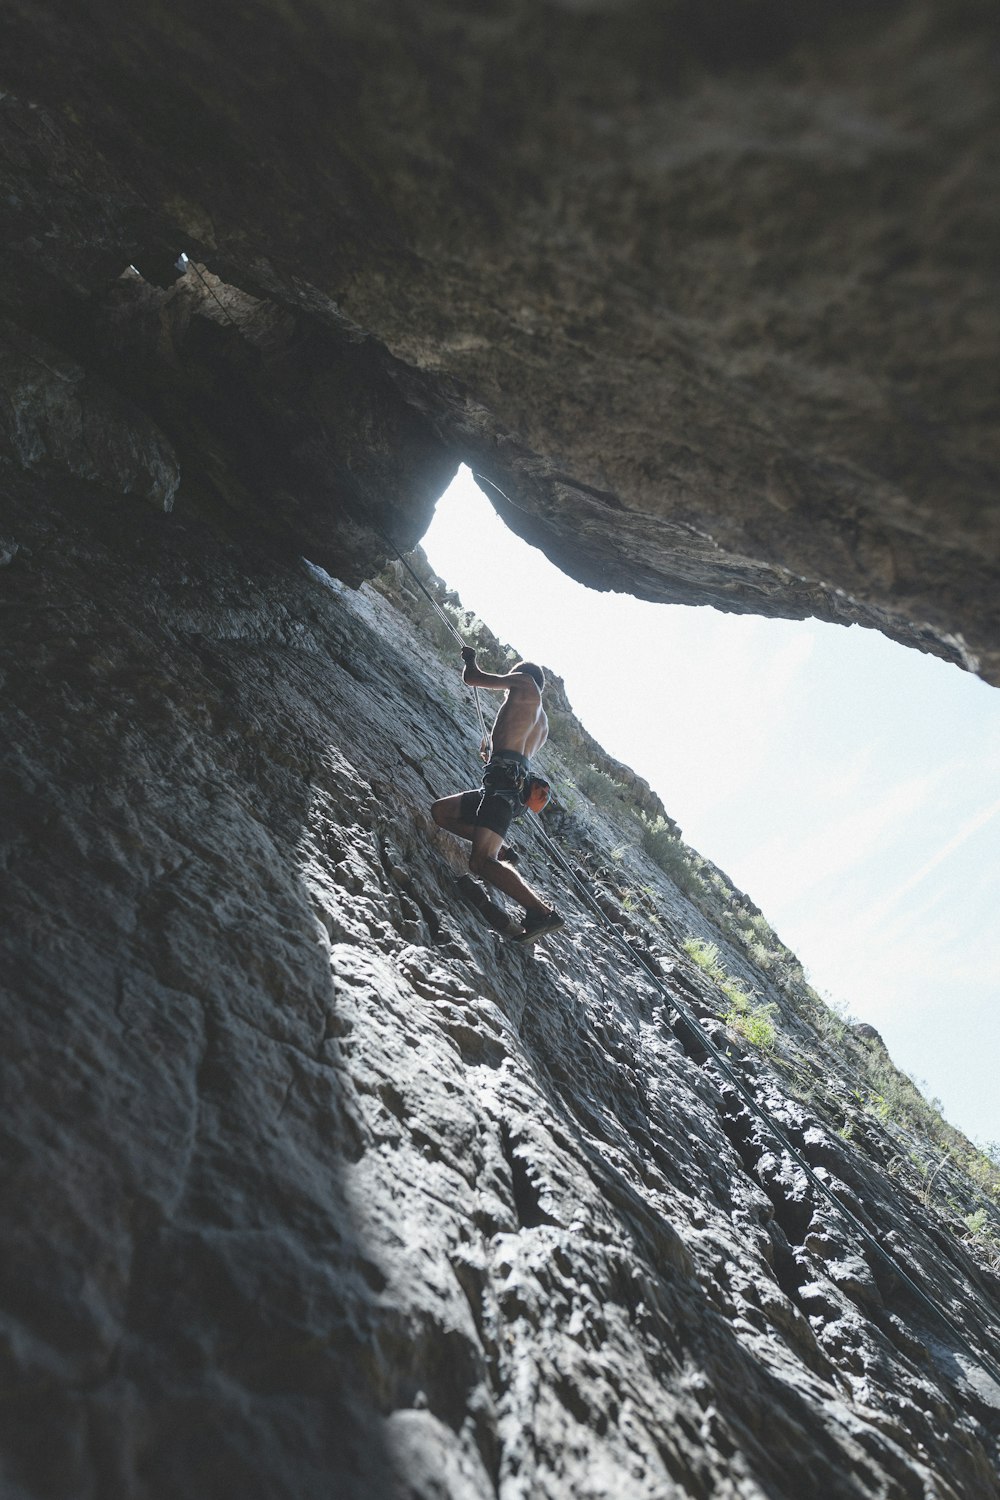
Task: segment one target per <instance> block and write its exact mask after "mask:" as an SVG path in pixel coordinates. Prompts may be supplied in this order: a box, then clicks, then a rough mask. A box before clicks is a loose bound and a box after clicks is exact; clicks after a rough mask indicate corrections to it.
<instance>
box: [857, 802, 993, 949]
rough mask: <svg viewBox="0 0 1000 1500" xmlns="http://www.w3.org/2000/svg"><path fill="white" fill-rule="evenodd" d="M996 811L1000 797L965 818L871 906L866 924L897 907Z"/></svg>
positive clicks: (877, 919) (872, 923) (982, 826)
mask: <svg viewBox="0 0 1000 1500" xmlns="http://www.w3.org/2000/svg"><path fill="white" fill-rule="evenodd" d="M998 813H1000V797H998V798H997V800H996V801H995V802H992V803H990V804H989V806H987V807H983V808H980V810H979V811H978V812H977V813H974V814H973V815H972V817H971V818H969V819H967V820H966V822H965V823H963V824H962V826H961V828H959V830H958V831H957V833H955V834H953V836H952V837H951V838H950V839H948V841H947V843H945V844H943V845H942V847H941V848H940V849H938V850H937V852H936V853H935V854H932V855H931V857H930V859H928V860H926V861H925V862H924V864H923V865H921V867H920V869H919V870H916V871H914V873H913V874H912V875H911V876H910V877H909V878H908V879H907V880H904V881H903V883H902V884H901V885H899V886H897V887H896V889H895V890H894V891H893V892H892V893H891V894H890V895H888V896H886V897H885V898H884V900H882V901H880V902H878V903H877V905H875V906H874V907H872V908H871V910H870V912H869V914H868V918H867V922H866V926H868V927H875V926H877V925H878V924H879V923H880V922H882V921H884V920H885V918H886V917H887V916H888V914H889V913H890V912H891V911H893V910H894V908H896V907H898V906H899V904H900V902H902V901H904V900H905V899H906V897H907V896H908V895H909V894H910V892H911V891H912V890H914V889H915V887H916V886H918V885H920V883H921V882H922V881H924V880H926V879H927V877H928V875H930V874H932V873H933V871H934V870H936V869H937V867H938V866H939V865H940V864H943V862H944V861H945V860H946V859H948V858H949V856H950V855H952V854H954V853H955V852H956V850H958V849H961V847H962V845H963V844H965V843H967V842H968V840H969V839H971V838H972V837H973V835H974V834H977V833H978V832H979V830H980V829H981V828H985V827H986V826H987V824H988V823H991V822H992V821H993V819H994V818H995V817H996V816H997V814H998Z"/></svg>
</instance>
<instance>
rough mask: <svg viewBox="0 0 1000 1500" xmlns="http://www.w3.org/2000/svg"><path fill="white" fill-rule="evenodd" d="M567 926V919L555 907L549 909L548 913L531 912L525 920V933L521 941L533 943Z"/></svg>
mask: <svg viewBox="0 0 1000 1500" xmlns="http://www.w3.org/2000/svg"><path fill="white" fill-rule="evenodd" d="M565 926H566V921H565V918H563V917H561V916H560V915H559V913H558V912H557V911H556V909H555V907H549V908H548V910H547V911H529V913H528V915H527V916H526V917H525V919H524V932H523V933H522V935H521V939H520V941H521V942H522V943H533V942H534V941H535V939H536V938H540V937H546V936H547V935H548V934H549V933H550V932H558V931H559V928H560V927H565Z"/></svg>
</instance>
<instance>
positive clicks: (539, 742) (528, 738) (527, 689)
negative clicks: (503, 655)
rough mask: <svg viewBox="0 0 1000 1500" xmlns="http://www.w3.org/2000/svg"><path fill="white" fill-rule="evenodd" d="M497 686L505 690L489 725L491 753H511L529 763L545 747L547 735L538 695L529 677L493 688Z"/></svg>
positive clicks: (509, 679) (506, 680)
mask: <svg viewBox="0 0 1000 1500" xmlns="http://www.w3.org/2000/svg"><path fill="white" fill-rule="evenodd" d="M501 684H502V685H503V687H505V688H506V689H507V696H506V698H505V699H504V701H503V702H502V703H501V705H500V712H499V713H498V714H497V716H496V720H495V721H494V724H493V734H492V738H493V749H494V750H515V751H516V752H517V753H518V754H519V755H524V756H526V757H527V759H528V760H530V759H531V757H532V756H533V755H534V754H535V752H536V751H537V750H540V749H541V748H542V746H543V745H544V744H545V741H546V740H547V738H548V734H549V721H548V718H547V717H546V714H545V710H544V708H543V707H542V695H541V693H540V692H539V691H538V688H537V687H536V686H535V684H534V683H533V682H532V680H531V678H530V677H522V676H520V675H519V674H517V673H511V675H510V676H509V677H506V678H498V679H497V686H500V685H501ZM483 685H484V686H487V684H483ZM488 686H490V687H492V686H493V684H492V683H490V684H488Z"/></svg>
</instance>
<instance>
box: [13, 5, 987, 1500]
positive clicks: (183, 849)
mask: <svg viewBox="0 0 1000 1500" xmlns="http://www.w3.org/2000/svg"><path fill="white" fill-rule="evenodd" d="M705 9H706V8H704V7H702V8H696V7H694V6H688V5H685V4H678V5H671V6H661V5H654V4H651V3H650V4H646V3H635V4H627V5H626V4H620V5H614V4H611V3H610V0H609V3H607V4H603V3H601V0H593V3H586V4H584V3H581V4H575V3H569V0H564V3H558V4H557V3H546V4H538V3H534V4H531V5H529V4H528V3H527V0H508V3H504V4H502V5H501V4H498V5H495V6H491V7H461V6H456V5H452V4H447V5H445V4H443V3H437V0H429V3H426V4H423V3H422V4H421V5H420V6H417V5H416V4H412V3H398V4H393V5H388V4H379V3H376V4H372V3H370V0H364V3H362V0H357V3H351V0H346V3H340V4H338V5H336V6H326V5H306V4H305V3H299V0H281V3H280V4H279V3H278V0H257V3H254V4H248V5H242V6H236V5H234V4H232V3H230V0H219V3H217V4H213V5H212V6H205V5H202V4H195V3H194V0H175V3H172V4H170V5H169V6H165V5H164V6H133V7H124V6H118V5H114V4H111V3H110V0H93V3H91V4H89V5H88V6H86V7H84V8H81V7H79V6H76V5H72V4H70V3H68V0H65V3H63V0H51V3H48V4H33V3H31V0H23V3H16V4H13V5H10V6H8V7H7V8H6V10H5V14H4V17H3V22H2V25H3V46H2V50H0V70H2V73H0V178H2V184H3V191H2V193H0V214H2V216H3V229H4V233H3V235H2V237H0V243H2V249H0V262H2V266H0V269H2V276H0V345H2V348H0V397H2V399H0V479H2V486H0V495H2V500H0V590H2V598H0V609H2V618H3V622H4V632H3V637H4V655H3V659H2V663H0V671H2V674H3V675H2V690H3V702H4V710H5V712H4V716H3V731H2V732H3V735H4V751H3V760H2V763H0V766H2V777H3V782H2V791H3V806H4V809H5V818H4V823H3V826H2V829H0V855H2V858H0V871H2V877H0V878H2V881H3V890H2V902H3V912H4V917H5V927H4V934H3V945H4V950H3V951H4V961H3V977H4V988H3V993H2V1005H3V1013H4V1014H3V1019H4V1035H5V1048H4V1053H3V1061H2V1067H3V1097H4V1103H5V1109H4V1117H3V1152H2V1156H0V1165H2V1171H3V1183H4V1200H3V1201H4V1212H3V1214H2V1216H0V1247H2V1254H0V1262H2V1267H3V1274H2V1278H0V1314H2V1320H3V1329H4V1337H3V1346H2V1347H3V1353H4V1379H3V1382H2V1387H0V1390H2V1398H3V1399H2V1402H0V1410H2V1414H3V1429H4V1442H3V1464H4V1468H3V1489H4V1494H5V1496H6V1495H8V1494H9V1495H10V1496H11V1497H13V1500H80V1497H94V1500H98V1497H100V1500H106V1497H118V1496H122V1497H127V1500H168V1497H169V1500H187V1497H190V1500H205V1497H211V1500H215V1497H219V1500H228V1497H230V1496H233V1497H236V1496H239V1497H240V1500H258V1497H259V1500H276V1497H285V1496H287V1497H289V1500H311V1497H316V1500H320V1497H324V1500H328V1497H329V1496H331V1495H334V1494H335V1495H337V1496H344V1497H348V1500H373V1497H378V1500H381V1497H383V1496H385V1497H392V1496H396V1497H412V1500H442V1497H446V1500H480V1497H485V1496H499V1497H500V1500H529V1497H530V1500H536V1497H550V1500H569V1497H573V1500H577V1497H592V1500H599V1497H600V1500H603V1497H619V1496H628V1497H629V1500H633V1497H635V1500H643V1497H647V1500H681V1497H683V1500H701V1497H709V1496H711V1497H713V1500H726V1497H733V1500H736V1497H737V1496H738V1497H741V1500H748V1497H758V1496H760V1497H763V1496H768V1497H769V1500H776V1497H777V1500H785V1497H787V1500H800V1497H802V1496H803V1495H823V1496H824V1497H834V1500H839V1497H844V1500H847V1497H852V1500H854V1497H858V1500H862V1497H865V1500H867V1497H871V1500H875V1497H879V1500H912V1497H914V1496H921V1497H924V1500H980V1497H983V1500H987V1497H995V1496H996V1495H997V1494H998V1493H1000V1490H998V1482H997V1477H996V1476H997V1468H998V1459H1000V1453H998V1448H997V1441H998V1440H997V1433H998V1430H1000V1424H998V1412H1000V1387H998V1385H997V1382H996V1374H997V1366H998V1361H1000V1327H998V1319H1000V1308H998V1300H997V1299H998V1290H1000V1288H998V1278H997V1274H996V1266H995V1263H991V1261H990V1258H989V1255H984V1254H983V1249H982V1247H983V1244H988V1241H985V1240H982V1239H980V1240H977V1239H976V1238H975V1235H976V1233H977V1229H976V1228H975V1227H974V1226H978V1229H979V1230H982V1229H983V1228H984V1226H985V1227H986V1228H988V1227H989V1226H990V1225H992V1226H993V1231H994V1234H995V1232H996V1229H997V1219H996V1209H995V1204H992V1203H991V1201H985V1202H984V1201H982V1200H981V1199H980V1198H978V1197H977V1196H976V1192H975V1189H974V1186H973V1184H971V1183H970V1180H969V1178H968V1176H967V1175H965V1176H963V1175H962V1174H961V1173H959V1171H958V1169H957V1166H956V1165H955V1162H956V1161H957V1160H958V1158H959V1157H962V1152H963V1150H964V1151H966V1153H967V1147H962V1146H961V1143H957V1144H956V1143H955V1142H950V1143H949V1151H950V1153H951V1154H946V1155H942V1158H941V1161H940V1162H939V1161H938V1160H937V1157H936V1156H930V1155H929V1154H928V1149H927V1145H926V1141H925V1140H924V1139H923V1137H921V1136H920V1135H919V1134H914V1131H913V1129H912V1127H911V1126H910V1125H908V1124H905V1123H901V1122H900V1119H894V1118H891V1117H890V1110H889V1104H890V1101H889V1098H888V1093H882V1092H875V1089H876V1084H875V1083H873V1082H872V1081H871V1080H873V1079H876V1078H877V1079H880V1080H881V1083H880V1084H879V1085H878V1087H879V1088H880V1089H881V1088H884V1089H885V1090H887V1091H888V1090H889V1089H890V1085H891V1084H892V1082H893V1075H892V1071H891V1064H889V1062H888V1060H887V1058H886V1057H885V1054H884V1049H883V1048H881V1046H880V1044H879V1043H878V1040H877V1038H874V1039H873V1038H869V1039H865V1038H863V1037H842V1038H841V1039H840V1041H839V1042H838V1043H837V1045H836V1046H835V1045H834V1041H836V1038H835V1036H834V1030H833V1029H831V1023H830V1022H829V1018H826V1019H824V1017H823V1015H822V1011H821V1009H820V1008H818V1006H817V1005H816V1004H815V1003H814V997H812V998H811V997H810V996H809V995H808V994H807V993H806V992H805V990H804V989H802V987H801V986H799V985H798V982H797V981H796V980H795V979H794V974H793V968H794V965H790V963H789V961H790V959H791V956H790V955H784V954H783V953H782V952H781V951H779V948H777V947H768V946H767V945H766V944H764V943H762V942H761V941H760V938H761V933H762V932H765V929H766V924H764V925H763V926H761V922H762V918H761V917H760V914H759V913H756V912H755V910H754V909H753V908H752V907H751V906H750V904H749V903H748V902H747V901H746V900H745V898H742V897H740V896H739V893H736V892H733V891H732V888H731V887H730V886H728V884H727V882H726V881H725V880H724V877H722V876H721V875H720V874H719V872H708V874H705V872H704V871H702V873H701V874H699V873H698V872H697V870H695V871H694V874H692V871H693V870H694V866H693V865H692V864H691V861H690V859H689V857H688V854H686V853H685V852H684V851H683V847H682V846H681V845H680V844H679V840H678V838H677V830H676V828H675V827H674V826H673V825H672V824H671V823H670V822H669V819H668V818H667V817H666V816H665V814H664V813H663V809H662V808H661V807H660V804H659V802H658V801H657V799H656V797H655V794H654V793H652V792H651V790H650V789H649V788H648V787H646V786H644V785H643V784H642V783H640V782H638V781H637V779H636V778H634V777H633V776H632V775H631V773H629V772H627V771H626V769H625V768H622V767H620V766H616V765H615V763H614V762H612V761H611V760H609V759H608V757H606V756H604V755H603V752H601V751H600V749H599V747H597V746H595V745H594V743H593V741H592V740H590V739H589V737H588V736H587V735H586V732H585V731H584V729H583V728H582V727H581V726H580V725H578V724H576V723H575V721H573V719H572V716H571V712H570V708H569V705H568V704H566V703H565V701H564V700H562V699H560V697H559V693H558V690H556V691H555V692H554V693H553V698H552V701H553V705H554V708H555V710H556V712H554V714H553V720H554V722H555V723H556V726H557V729H558V737H557V736H556V735H554V736H553V748H552V751H551V755H550V757H549V759H548V761H547V768H548V769H549V770H550V771H551V773H552V776H553V780H554V781H555V783H556V785H557V790H558V796H557V799H556V802H555V804H554V805H553V807H552V809H551V810H550V811H549V812H548V813H547V814H546V827H547V828H548V830H549V833H550V834H552V835H555V836H557V837H558V841H559V842H558V848H559V849H560V850H561V851H562V853H561V854H560V855H558V856H554V855H552V854H551V853H550V852H549V850H548V845H547V844H545V843H544V842H542V843H539V844H538V845H537V846H536V845H526V848H525V850H524V858H525V867H526V870H527V873H528V875H529V878H531V879H532V880H534V881H536V882H537V883H538V884H539V885H540V886H541V887H542V888H543V889H544V890H546V891H547V892H550V893H553V894H555V893H558V900H559V902H560V904H561V905H563V906H564V907H565V910H566V914H567V916H568V917H569V919H570V926H569V929H568V931H567V933H565V934H563V935H561V936H557V937H555V938H552V939H550V940H548V942H547V944H546V946H545V947H544V948H536V949H534V950H525V949H521V948H518V947H516V946H514V945H506V946H505V945H502V944H501V942H500V940H499V939H498V938H497V937H496V935H495V933H494V932H493V930H492V929H491V928H490V927H489V925H488V923H486V922H484V920H483V913H482V912H480V911H479V910H477V909H475V908H474V907H472V906H469V905H467V904H466V903H465V900H464V896H463V893H464V892H466V891H467V889H468V888H467V885H465V884H463V883H462V877H463V871H464V856H463V854H462V851H461V849H460V848H458V847H457V846H456V845H455V844H454V843H453V841H451V840H449V839H448V838H447V836H445V835H444V834H443V833H441V832H439V831H438V830H437V829H436V828H435V827H434V825H433V824H432V822H431V820H430V818H429V815H428V805H429V802H430V800H431V798H432V796H433V795H434V794H436V793H440V792H443V791H448V790H452V789H458V788H460V787H463V786H467V785H469V784H470V783H471V782H472V780H473V779H474V776H475V773H476V760H475V746H476V743H477V740H478V735H477V733H475V732H474V731H473V728H472V725H471V724H470V714H469V704H468V703H467V701H466V699H465V696H464V695H463V692H462V690H461V688H460V686H459V685H458V681H457V672H456V671H455V667H454V665H453V664H452V663H451V662H450V661H449V662H447V663H442V662H441V661H440V660H439V658H438V657H437V655H436V647H435V644H434V640H433V638H432V636H431V635H429V634H426V633H425V632H426V629H427V622H426V618H425V616H426V611H425V608H424V602H423V600H422V599H421V598H420V597H419V596H418V595H412V594H411V592H410V590H409V585H408V575H405V574H399V575H398V576H397V577H396V578H395V580H394V581H391V582H388V583H387V582H383V583H382V584H381V585H380V589H381V592H380V591H379V590H377V589H375V588H373V587H372V585H371V584H370V583H365V582H364V581H365V580H366V579H371V578H373V577H374V576H375V575H376V574H379V572H380V570H381V569H382V567H383V564H384V563H385V562H386V560H387V558H388V557H390V556H391V554H392V550H393V547H394V546H396V545H400V546H403V547H404V548H408V547H409V546H410V545H412V543H414V542H415V541H416V540H417V538H418V537H419V536H420V534H421V533H422V531H423V529H424V526H425V524H426V522H427V519H428V518H429V515H430V513H431V510H432V507H433V504H434V501H435V498H436V496H437V495H438V494H439V493H440V492H441V489H442V488H443V487H444V484H445V483H446V481H447V479H448V478H449V477H450V476H451V474H452V472H453V471H454V468H455V466H456V465H457V463H458V461H459V460H460V459H466V460H468V461H469V462H471V463H472V465H473V466H474V467H475V468H476V469H477V470H478V472H479V473H480V474H481V475H482V476H483V478H484V481H485V482H486V483H487V484H488V486H489V487H490V493H491V494H492V496H493V498H494V500H495V503H496V504H497V506H498V508H499V509H500V510H501V511H502V513H503V514H504V515H505V516H506V517H507V518H508V520H510V522H511V524H513V525H515V526H516V527H517V529H518V530H520V531H521V532H522V533H523V534H524V535H526V536H528V537H530V538H531V539H533V540H535V541H538V542H539V543H540V544H542V545H543V546H545V548H546V550H548V551H549V552H550V554H551V555H552V556H554V557H555V558H556V559H557V560H559V561H560V562H561V564H562V565H563V566H564V567H566V568H567V569H568V570H570V571H572V572H575V573H576V574H577V576H579V577H582V578H584V579H585V580H586V581H588V582H591V583H594V584H596V585H597V586H599V587H616V588H627V589H630V590H632V591H634V592H636V593H640V594H643V595H645V596H647V597H651V598H664V599H678V600H684V601H687V602H703V603H705V602H711V603H717V604H721V605H723V606H724V607H726V608H731V609H740V610H745V609H754V610H759V611H761V612H764V613H776V614H788V615H793V616H794V615H802V614H808V613H816V614H820V615H824V616H826V617H828V618H834V619H843V620H861V621H863V622H864V623H867V624H877V625H879V626H880V627H881V628H883V629H885V630H886V631H887V632H888V633H890V634H892V635H895V636H896V637H898V638H899V639H902V640H905V641H908V642H909V643H910V644H914V645H919V646H921V647H923V648H925V649H928V650H933V651H937V652H939V653H941V654H944V655H946V656H948V657H950V658H951V659H953V660H956V661H959V662H960V663H961V664H962V665H964V666H966V667H970V668H974V669H978V670H980V671H981V672H982V673H983V675H984V676H986V677H990V678H991V679H992V680H997V679H998V678H1000V657H998V640H1000V632H998V625H997V597H998V595H997V587H996V585H997V577H996V573H997V569H996V562H997V522H996V510H995V493H996V457H997V455H996V435H995V430H994V428H993V427H992V426H991V425H990V424H991V420H992V419H994V418H995V372H996V363H995V353H996V349H995V333H996V300H995V289H996V283H995V276H996V266H997V264H998V263H1000V260H998V256H997V253H996V252H997V243H996V241H997V234H996V227H997V226H996V214H997V203H998V199H997V195H996V193H995V164H996V160H997V152H996V112H997V103H996V92H995V88H994V71H995V40H996V36H995V28H996V16H995V10H994V8H993V7H987V6H985V5H979V4H974V3H967V4H965V3H963V4H953V5H949V6H948V7H947V8H946V9H945V8H944V7H941V8H938V7H936V6H934V5H932V4H930V3H925V4H919V3H910V4H905V5H904V4H890V5H885V6H881V7H877V8H874V9H872V8H871V7H863V6H860V5H854V4H850V5H848V6H846V7H844V6H841V7H839V8H838V9H836V10H835V11H830V10H829V8H825V9H823V10H822V11H821V10H820V9H819V8H816V9H815V10H814V9H813V8H812V7H810V6H807V5H797V6H794V7H792V6H786V5H784V4H779V3H777V0H763V3H761V4H760V5H756V6H753V7H747V6H743V5H737V4H735V3H727V4H723V5H721V6H717V7H712V8H708V10H709V11H710V13H709V14H706V15H703V14H702V10H705ZM181 250H186V251H187V252H188V253H189V254H190V256H191V259H190V261H189V262H187V263H185V264H182V266H181V267H180V268H179V269H178V268H176V267H175V259H176V257H177V255H178V252H179V251H181ZM306 558H307V559H308V562H307V561H305V560H304V559H306ZM362 584H363V585H364V586H363V587H360V588H355V586H358V585H362ZM639 812H641V813H643V814H644V815H645V819H644V820H642V819H639V818H638V813H639ZM654 855H655V856H656V857H655V859H654V858H653V856H654ZM553 860H554V861H555V862H554V863H553V862H552V861H553ZM668 872H669V873H668ZM703 877H704V878H703ZM755 924H756V925H755ZM738 934H742V936H741V937H740V938H739V941H737V935H738ZM772 937H773V934H772ZM699 941H700V943H701V944H702V947H700V948H699V946H698V943H699ZM713 942H714V943H716V944H717V949H718V954H717V959H716V960H713V959H711V958H710V957H706V955H710V953H711V950H710V949H706V948H705V947H704V945H705V944H706V943H708V944H711V943H713ZM779 980H780V982H779ZM754 995H755V996H756V998H754ZM768 1007H773V1009H770V1010H769V1009H768ZM755 1026H756V1028H757V1029H756V1031H755V1030H754V1027H755ZM768 1026H770V1027H772V1029H774V1028H776V1036H775V1037H773V1038H770V1039H769V1038H768V1035H767V1027H768ZM817 1028H819V1029H817ZM753 1036H756V1038H757V1045H756V1046H755V1045H753V1044H752V1037H753ZM866 1070H867V1071H866ZM866 1080H867V1081H866ZM883 1106H885V1108H884V1109H883ZM776 1127H777V1130H778V1133H776ZM952 1146H954V1147H955V1149H954V1151H952V1150H951V1147H952ZM963 1159H965V1160H966V1165H967V1166H968V1164H969V1161H970V1160H971V1157H969V1156H968V1154H967V1156H966V1158H963ZM845 1210H846V1213H845Z"/></svg>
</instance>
